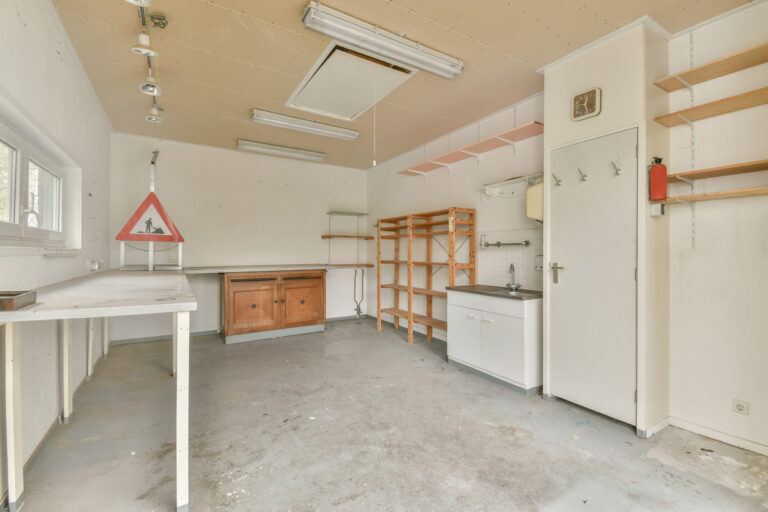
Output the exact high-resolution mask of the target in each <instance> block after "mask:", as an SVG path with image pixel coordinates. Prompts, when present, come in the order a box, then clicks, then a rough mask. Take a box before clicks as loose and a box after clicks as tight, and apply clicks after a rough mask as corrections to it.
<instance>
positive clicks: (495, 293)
mask: <svg viewBox="0 0 768 512" xmlns="http://www.w3.org/2000/svg"><path fill="white" fill-rule="evenodd" d="M447 289H448V290H452V291H457V292H466V293H477V294H479V295H490V296H492V297H503V298H505V299H514V300H531V299H540V298H541V297H542V294H541V292H540V291H537V290H523V289H518V290H514V291H512V290H510V289H509V288H506V287H504V286H488V285H485V284H476V285H471V286H449V287H448V288H447Z"/></svg>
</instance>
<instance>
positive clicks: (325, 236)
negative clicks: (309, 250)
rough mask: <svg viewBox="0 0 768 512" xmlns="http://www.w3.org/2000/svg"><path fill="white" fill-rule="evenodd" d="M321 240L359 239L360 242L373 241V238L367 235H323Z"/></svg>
mask: <svg viewBox="0 0 768 512" xmlns="http://www.w3.org/2000/svg"><path fill="white" fill-rule="evenodd" d="M320 238H322V239H323V240H328V239H331V238H359V239H360V240H373V237H372V236H366V235H322V236H321V237H320Z"/></svg>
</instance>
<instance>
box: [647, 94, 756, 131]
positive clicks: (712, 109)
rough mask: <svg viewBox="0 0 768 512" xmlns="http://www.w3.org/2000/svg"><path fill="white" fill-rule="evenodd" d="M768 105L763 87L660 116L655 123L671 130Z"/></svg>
mask: <svg viewBox="0 0 768 512" xmlns="http://www.w3.org/2000/svg"><path fill="white" fill-rule="evenodd" d="M766 103H768V87H763V88H762V89H756V90H754V91H749V92H745V93H744V94H737V95H736V96H731V97H729V98H723V99H721V100H717V101H712V102H710V103H704V104H703V105H698V106H696V107H691V108H687V109H685V110H679V111H677V112H672V113H671V114H666V115H663V116H659V117H656V118H655V121H656V122H658V123H660V124H663V125H664V126H667V127H669V128H671V127H673V126H679V125H681V124H685V123H691V122H693V121H700V120H702V119H707V118H709V117H715V116H719V115H722V114H728V113H730V112H736V111H738V110H744V109H745V108H752V107H757V106H760V105H765V104H766Z"/></svg>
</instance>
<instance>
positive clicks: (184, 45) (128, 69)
mask: <svg viewBox="0 0 768 512" xmlns="http://www.w3.org/2000/svg"><path fill="white" fill-rule="evenodd" d="M53 2H54V4H55V6H56V8H57V10H58V13H59V16H60V18H61V20H62V22H63V24H64V26H65V28H66V29H67V32H68V34H69V36H70V38H71V40H72V42H73V44H74V46H75V48H76V50H77V52H78V55H79V56H80V59H81V60H82V62H83V65H84V67H85V69H86V71H87V72H88V75H89V77H90V79H91V81H92V82H93V85H94V87H95V89H96V91H97V93H98V94H99V97H100V99H101V102H102V104H103V105H104V108H105V109H106V111H107V114H108V115H109V117H110V119H111V120H112V123H113V125H114V127H115V129H116V130H117V131H120V132H125V133H133V134H139V135H147V136H158V137H163V138H167V139H173V140H180V141H185V142H191V143H197V144H204V145H210V146H218V147H223V148H228V149H233V148H234V147H235V142H236V140H237V139H239V138H240V139H250V140H254V141H259V142H266V143H272V144H279V145H284V146H293V147H299V148H302V149H308V150H313V151H322V152H325V153H327V154H328V158H327V160H326V162H327V163H331V164H338V165H345V166H349V167H355V168H360V169H367V168H368V167H370V164H371V160H372V156H373V140H372V134H373V129H372V124H373V116H372V111H370V110H369V111H368V112H366V113H365V114H363V115H362V116H360V117H359V118H358V119H356V120H354V121H352V122H344V121H339V120H334V119H330V118H326V117H323V116H320V115H313V114H309V113H306V112H302V111H299V110H295V109H291V108H288V107H285V103H286V101H287V100H288V98H289V97H290V96H291V94H292V93H293V91H294V90H295V89H296V87H297V86H298V85H299V84H300V82H301V81H302V79H303V78H304V76H305V75H306V74H307V72H308V71H309V70H310V69H311V68H312V66H313V65H314V63H315V61H316V60H317V58H318V57H319V56H320V55H321V54H322V53H323V52H324V51H325V49H326V48H327V46H328V44H329V42H330V40H329V39H328V38H326V37H324V36H322V35H320V34H317V33H315V32H312V31H309V30H306V29H305V28H304V26H303V25H302V23H301V15H302V12H303V10H304V7H306V5H307V3H308V1H307V0H279V1H274V0H273V1H267V0H154V5H153V6H152V8H151V9H150V11H151V12H160V13H162V14H164V15H166V16H167V18H168V21H169V24H168V27H167V28H166V29H164V30H159V29H154V28H153V29H151V30H150V36H151V38H152V45H153V47H154V48H155V49H156V50H158V51H159V52H160V56H159V57H158V58H157V59H156V62H157V67H158V70H159V82H160V85H161V86H162V88H163V91H164V94H163V95H162V96H160V97H159V103H160V105H161V106H162V107H163V108H165V112H164V117H165V123H163V124H162V125H151V124H149V123H147V122H146V121H144V115H145V114H146V113H147V112H148V110H149V107H150V105H151V100H150V99H149V97H148V96H145V95H143V94H141V93H140V92H139V91H138V85H139V84H140V82H142V81H143V80H144V78H145V77H146V65H145V61H144V60H143V59H142V57H140V56H137V55H135V54H133V53H131V52H130V51H129V48H130V47H131V46H133V45H134V44H135V43H136V40H137V35H138V34H139V32H140V21H139V17H138V12H137V9H136V7H134V6H132V5H130V4H129V3H127V2H126V1H124V0H53ZM326 3H327V5H329V6H330V7H333V8H335V9H338V10H340V11H342V12H345V13H347V14H350V15H352V16H355V17H357V18H360V19H362V20H364V21H367V22H370V23H372V24H376V25H378V26H381V27H383V28H385V29H387V30H390V31H392V32H396V33H399V34H402V35H405V36H406V37H408V38H410V39H413V40H415V41H419V42H422V43H423V44H425V45H427V46H429V47H431V48H434V49H436V50H438V51H441V52H444V53H447V54H449V55H451V56H454V57H457V58H459V59H461V60H463V61H464V65H465V69H464V72H463V73H462V74H461V75H460V76H459V77H458V78H456V79H454V80H447V79H443V78H440V77H437V76H434V75H430V74H429V73H426V72H419V73H416V74H415V75H414V76H413V77H412V78H410V79H409V80H407V81H406V82H405V83H404V84H403V85H402V86H401V87H399V88H398V89H396V90H395V91H394V92H392V93H391V94H390V95H389V96H387V97H386V98H384V100H382V101H381V102H380V103H379V104H378V105H377V107H376V152H377V155H376V159H377V160H378V161H380V162H382V161H385V160H387V159H389V158H391V157H394V156H396V155H398V154H401V153H404V152H406V151H408V150H410V149H412V148H414V147H417V146H419V145H421V144H423V143H425V142H427V141H429V140H432V139H435V138H437V137H439V136H440V135H442V134H445V133H447V132H450V131H452V130H454V129H456V128H458V127H461V126H463V125H466V124H468V123H470V122H472V121H474V120H476V119H478V118H480V117H483V116H485V115H488V114H490V113H492V112H495V111H497V110H500V109H502V108H504V107H505V106H508V105H510V104H512V103H515V102H517V101H519V100H521V99H523V98H526V97H528V96H531V95H532V94H535V93H536V92H539V91H541V90H542V89H543V78H542V76H541V75H540V74H538V73H537V72H536V70H537V69H538V68H540V67H542V66H544V65H546V64H548V63H550V62H552V61H554V60H556V59H558V58H560V57H562V56H564V55H567V54H568V53H570V52H572V51H574V50H576V49H578V48H580V47H581V46H583V45H585V44H587V43H589V42H591V41H593V40H595V39H597V38H599V37H601V36H604V35H606V34H608V33H610V32H612V31H614V30H616V29H617V28H619V27H621V26H623V25H626V24H627V23H630V22H632V21H634V20H636V19H638V18H640V17H642V16H644V15H650V16H652V17H653V18H654V19H656V20H657V21H658V22H659V23H661V25H662V26H664V27H665V28H666V29H667V30H669V31H670V32H673V33H674V32H678V31H680V30H683V29H685V28H687V27H689V26H692V25H695V24H697V23H700V22H701V21H704V20H706V19H709V18H711V17H713V16H716V15H718V14H721V13H723V12H725V11H728V10H730V9H732V8H734V7H737V6H739V5H741V4H744V3H747V0H546V1H544V0H476V1H468V0H329V1H328V2H326ZM253 108H259V109H263V110H269V111H273V112H279V113H283V114H287V115H292V116H297V117H303V118H307V119H312V120H315V121H320V122H325V123H329V124H336V125H338V126H343V127H346V128H351V129H354V130H358V131H360V133H361V135H360V139H359V140H358V141H357V142H345V141H340V140H334V139H329V138H326V137H322V136H317V135H310V134H305V133H299V132H294V131H290V130H284V129H280V128H273V127H268V126H262V125H257V124H254V123H252V122H251V121H250V118H249V113H250V111H251V109H253Z"/></svg>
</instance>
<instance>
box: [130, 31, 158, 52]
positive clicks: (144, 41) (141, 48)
mask: <svg viewBox="0 0 768 512" xmlns="http://www.w3.org/2000/svg"><path fill="white" fill-rule="evenodd" d="M131 51H132V52H133V53H138V54H139V55H145V56H147V57H157V52H156V51H155V50H153V49H152V47H151V46H149V36H148V35H147V34H139V44H137V45H136V46H134V47H133V48H131Z"/></svg>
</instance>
